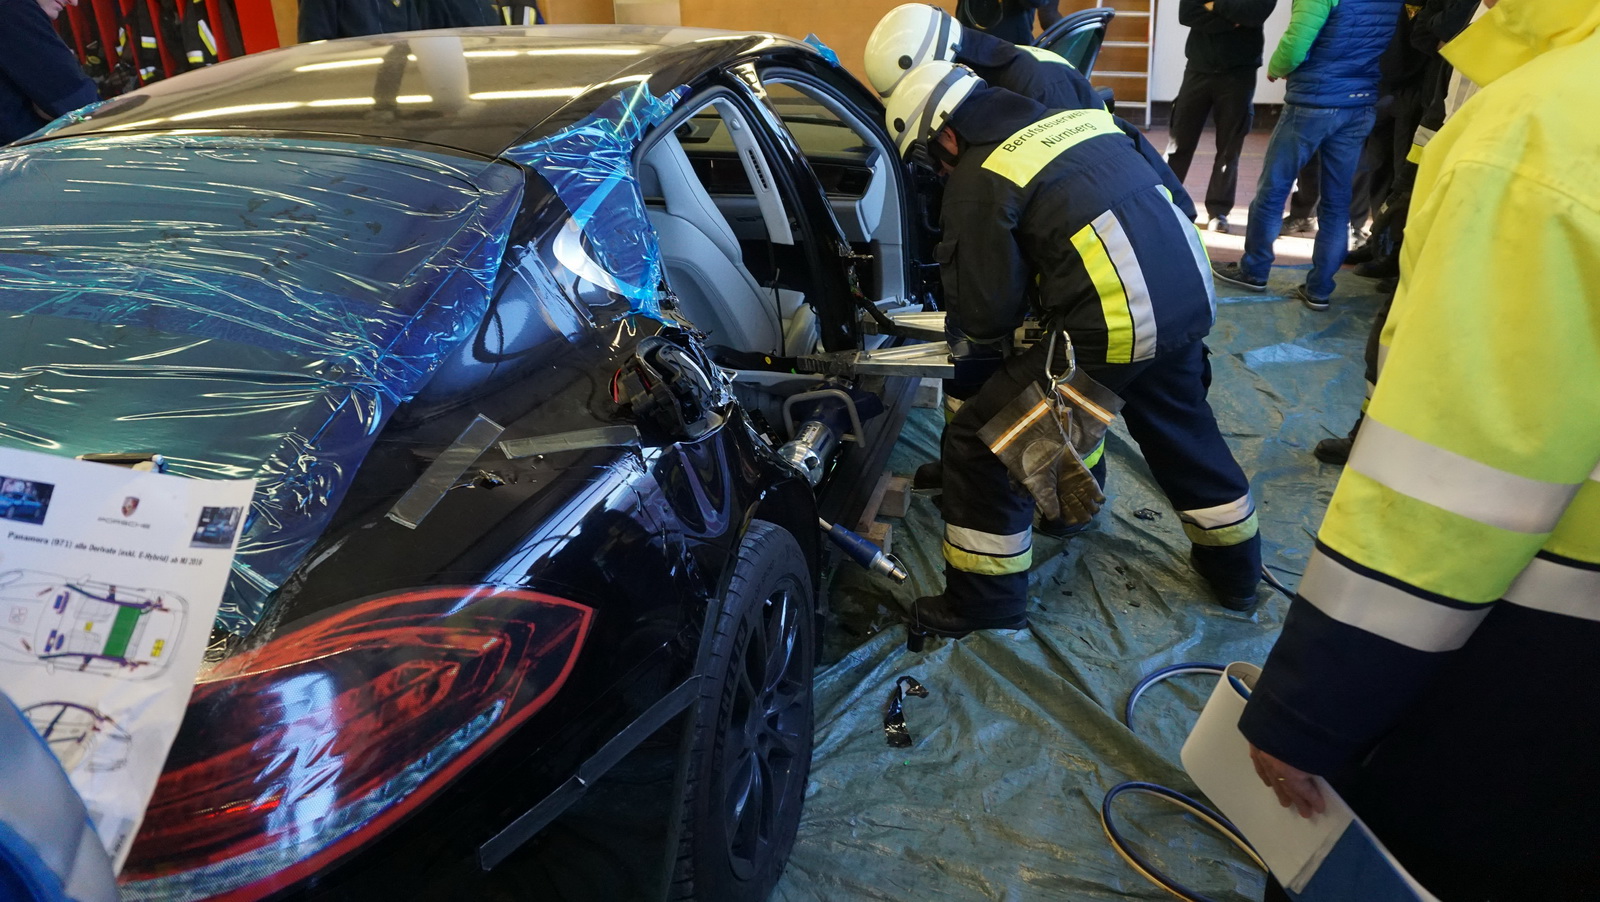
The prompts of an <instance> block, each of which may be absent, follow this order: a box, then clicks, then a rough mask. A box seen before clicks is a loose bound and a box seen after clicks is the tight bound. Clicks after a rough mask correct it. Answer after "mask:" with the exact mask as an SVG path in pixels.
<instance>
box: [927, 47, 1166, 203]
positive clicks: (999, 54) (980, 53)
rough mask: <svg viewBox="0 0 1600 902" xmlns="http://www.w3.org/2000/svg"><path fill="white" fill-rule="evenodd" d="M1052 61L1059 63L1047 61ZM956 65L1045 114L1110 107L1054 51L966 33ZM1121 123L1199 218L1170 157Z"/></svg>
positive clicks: (1156, 168) (1142, 135)
mask: <svg viewBox="0 0 1600 902" xmlns="http://www.w3.org/2000/svg"><path fill="white" fill-rule="evenodd" d="M1036 54H1042V56H1040V55H1036ZM1046 57H1050V58H1053V59H1054V60H1059V62H1054V61H1052V62H1045V58H1046ZM955 61H956V62H958V63H961V64H962V65H964V66H969V67H971V69H972V71H974V72H976V73H978V77H979V78H982V79H983V80H984V81H985V82H986V83H988V85H989V86H990V87H994V88H1004V89H1006V90H1007V91H1010V92H1011V93H1013V94H1020V95H1022V96H1023V97H1026V98H1028V99H1029V100H1033V101H1036V102H1038V103H1039V104H1040V105H1041V106H1043V107H1044V108H1045V109H1049V110H1093V109H1100V108H1102V107H1103V105H1104V104H1103V102H1102V101H1101V99H1100V94H1099V93H1098V92H1097V91H1095V89H1094V86H1093V85H1091V84H1089V79H1088V78H1086V77H1085V76H1084V74H1083V73H1082V72H1079V71H1078V70H1077V69H1075V68H1073V66H1072V64H1071V63H1068V62H1067V61H1066V60H1064V59H1061V57H1058V56H1056V55H1055V54H1053V53H1050V52H1049V51H1045V50H1024V49H1022V48H1020V47H1018V46H1017V45H1016V44H1013V43H1011V42H1010V41H1005V40H1001V39H1000V38H997V37H994V36H993V35H988V34H984V33H983V32H981V31H972V30H971V29H965V30H963V31H962V32H961V46H960V47H958V48H957V49H956V60H955ZM1116 122H1117V127H1118V128H1120V129H1122V131H1123V133H1124V134H1126V135H1127V136H1128V137H1129V138H1131V139H1132V140H1133V143H1134V146H1135V147H1137V148H1138V150H1139V154H1140V156H1143V157H1144V158H1145V162H1147V163H1149V164H1150V168H1151V169H1154V170H1155V171H1156V174H1157V175H1158V176H1160V178H1161V183H1162V184H1163V185H1166V186H1167V188H1168V189H1169V190H1170V191H1171V192H1172V200H1173V203H1175V204H1177V205H1178V207H1179V208H1180V209H1182V210H1183V211H1184V212H1185V213H1187V214H1188V216H1189V218H1190V219H1193V218H1194V217H1195V209H1194V201H1193V200H1192V199H1191V198H1190V197H1189V193H1188V192H1187V191H1185V190H1184V188H1183V182H1182V181H1180V180H1179V179H1178V177H1177V176H1176V175H1174V174H1173V172H1172V169H1171V167H1169V166H1167V161H1166V158H1165V157H1163V156H1162V155H1161V154H1160V153H1158V152H1157V151H1156V149H1155V147H1153V146H1151V144H1150V142H1149V140H1147V139H1146V138H1145V136H1144V133H1143V132H1141V131H1139V129H1137V128H1135V127H1134V126H1133V125H1132V124H1131V123H1129V122H1128V121H1126V120H1124V119H1122V118H1121V117H1117V119H1116Z"/></svg>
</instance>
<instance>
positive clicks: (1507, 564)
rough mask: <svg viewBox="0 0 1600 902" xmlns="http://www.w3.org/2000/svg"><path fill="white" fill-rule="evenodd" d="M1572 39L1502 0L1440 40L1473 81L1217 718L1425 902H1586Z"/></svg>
mask: <svg viewBox="0 0 1600 902" xmlns="http://www.w3.org/2000/svg"><path fill="white" fill-rule="evenodd" d="M1597 32H1600V4H1597V3H1594V2H1592V0H1502V2H1500V3H1499V4H1498V5H1496V6H1495V7H1494V8H1493V9H1491V10H1490V11H1489V13H1488V14H1487V15H1485V16H1484V17H1482V18H1481V19H1480V20H1479V21H1478V22H1477V23H1475V24H1474V25H1472V26H1471V27H1470V28H1468V29H1467V30H1466V31H1465V32H1463V33H1462V35H1461V36H1460V37H1458V38H1457V39H1456V40H1454V41H1452V42H1451V43H1450V44H1449V45H1447V46H1446V47H1445V49H1444V54H1445V56H1446V57H1447V58H1448V59H1449V60H1450V62H1451V63H1453V64H1454V65H1455V66H1456V67H1457V68H1458V69H1460V70H1461V72H1462V73H1463V74H1464V75H1465V76H1467V77H1468V78H1471V79H1472V80H1473V81H1474V82H1476V83H1478V84H1480V85H1482V86H1483V88H1482V90H1481V91H1480V92H1479V94H1478V95H1477V96H1476V97H1474V98H1472V99H1471V100H1470V101H1468V102H1467V104H1466V105H1465V106H1464V107H1462V109H1461V111H1460V113H1459V114H1458V115H1457V116H1456V117H1455V118H1454V119H1452V120H1451V121H1450V123H1448V124H1447V125H1446V126H1445V127H1444V129H1442V130H1441V131H1440V132H1439V134H1438V136H1437V137H1435V138H1434V139H1433V141H1432V142H1431V143H1430V144H1429V145H1428V147H1427V150H1426V152H1425V153H1424V154H1423V158H1422V164H1421V169H1420V171H1419V173H1418V180H1417V188H1416V193H1415V199H1414V201H1413V204H1412V208H1411V214H1410V225H1409V227H1408V230H1407V236H1406V243H1405V245H1404V249H1403V252H1402V253H1403V258H1402V264H1401V273H1402V276H1401V282H1400V287H1399V293H1398V295H1397V296H1396V298H1395V303H1394V309H1393V312H1392V313H1391V315H1390V318H1389V322H1388V325H1387V327H1386V329H1385V331H1384V336H1383V349H1384V350H1383V354H1382V364H1381V366H1382V375H1381V378H1380V379H1379V381H1378V387H1377V391H1376V393H1375V394H1374V396H1373V399H1372V404H1371V406H1370V407H1369V410H1368V420H1367V423H1366V424H1365V425H1364V426H1362V428H1361V432H1360V434H1359V436H1358V438H1357V440H1356V444H1355V448H1354V451H1353V452H1352V455H1351V458H1350V462H1349V464H1348V466H1347V468H1346V470H1345V472H1344V476H1343V478H1342V479H1341V480H1340V482H1339V486H1338V489H1337V491H1336V492H1335V493H1334V496H1333V500H1332V503H1331V504H1330V506H1329V508H1328V514H1327V518H1326V519H1325V520H1324V521H1323V525H1322V530H1321V533H1320V536H1319V538H1318V541H1317V547H1316V551H1315V553H1314V554H1313V555H1312V558H1311V560H1310V563H1309V564H1308V566H1307V569H1306V574H1305V576H1304V578H1303V579H1302V580H1301V582H1300V585H1299V589H1298V596H1297V598H1296V599H1295V601H1294V604H1293V605H1292V607H1291V608H1290V612H1289V617H1288V619H1287V621H1286V622H1285V624H1284V630H1283V635H1282V637H1281V638H1280V639H1279V640H1278V643H1277V646H1276V647H1275V648H1274V649H1273V651H1272V655H1271V657H1269V658H1268V660H1267V665H1266V669H1265V672H1264V674H1263V676H1262V678H1261V681H1260V683H1259V685H1258V686H1257V687H1256V691H1255V692H1254V694H1253V695H1252V697H1251V699H1250V703H1249V705H1248V707H1247V708H1246V710H1245V714H1244V717H1243V719H1242V720H1241V722H1240V728H1241V729H1242V730H1243V731H1244V733H1245V735H1246V737H1247V738H1248V739H1249V740H1250V741H1251V743H1252V744H1253V748H1252V757H1253V758H1254V759H1255V763H1256V768H1257V771H1258V772H1259V773H1260V774H1261V776H1262V779H1263V780H1264V781H1265V782H1266V783H1267V785H1268V786H1271V787H1273V788H1274V789H1275V790H1276V791H1277V792H1278V794H1279V799H1280V801H1282V802H1283V803H1284V804H1285V805H1294V806H1296V807H1297V808H1299V810H1300V811H1301V812H1302V813H1307V814H1308V813H1310V812H1312V811H1315V810H1317V809H1318V808H1320V807H1321V806H1322V804H1323V802H1324V800H1323V799H1322V797H1321V794H1320V792H1319V791H1318V789H1317V786H1316V784H1315V783H1314V782H1313V781H1312V779H1311V775H1312V774H1318V775H1322V776H1324V777H1326V778H1328V780H1329V781H1330V782H1331V783H1332V784H1333V786H1334V787H1335V789H1337V790H1338V791H1339V792H1340V794H1341V795H1342V796H1344V798H1345V799H1346V800H1348V801H1349V802H1350V803H1351V805H1352V806H1353V807H1354V808H1355V810H1356V812H1357V813H1358V814H1359V815H1360V816H1361V817H1362V818H1363V819H1364V820H1366V821H1367V823H1368V824H1369V825H1370V826H1371V827H1372V828H1373V829H1374V831H1375V832H1376V833H1377V835H1378V836H1379V838H1381V839H1382V840H1383V841H1384V842H1385V843H1386V844H1387V845H1388V846H1389V848H1390V849H1391V850H1392V851H1393V852H1394V853H1395V854H1396V856H1397V857H1398V858H1399V859H1400V861H1401V862H1402V863H1403V864H1404V865H1405V866H1406V867H1407V868H1408V869H1410V870H1411V872H1412V873H1413V875H1414V876H1416V877H1417V878H1418V879H1419V880H1420V881H1421V882H1422V883H1423V884H1424V885H1425V886H1427V887H1428V888H1429V889H1430V890H1431V891H1433V892H1434V893H1435V894H1436V895H1438V896H1439V897H1440V898H1441V899H1444V900H1446V902H1449V900H1456V899H1471V900H1475V902H1476V900H1484V899H1489V900H1495V902H1503V900H1522V899H1527V900H1542V902H1549V900H1558V899H1560V900H1566V899H1587V898H1595V897H1596V893H1597V892H1600V889H1597V888H1600V853H1596V851H1595V848H1594V843H1595V837H1596V836H1600V805H1597V804H1596V799H1600V758H1597V755H1596V751H1595V741H1596V737H1597V736H1600V692H1596V691H1595V681H1594V679H1593V668H1594V666H1595V665H1594V662H1595V661H1596V660H1597V658H1600V116H1596V115H1595V111H1597V110H1600V33H1597ZM1273 892H1276V889H1275V888H1269V895H1268V898H1274V896H1273V895H1272V893H1273ZM1279 897H1280V898H1281V896H1279Z"/></svg>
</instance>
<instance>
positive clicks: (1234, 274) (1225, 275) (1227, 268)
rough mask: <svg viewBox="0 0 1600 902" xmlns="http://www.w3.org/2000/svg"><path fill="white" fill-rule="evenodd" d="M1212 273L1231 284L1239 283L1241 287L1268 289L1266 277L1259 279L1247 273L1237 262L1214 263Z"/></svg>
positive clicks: (1252, 289) (1253, 289)
mask: <svg viewBox="0 0 1600 902" xmlns="http://www.w3.org/2000/svg"><path fill="white" fill-rule="evenodd" d="M1211 273H1212V275H1214V276H1216V277H1217V278H1219V279H1221V280H1222V281H1224V282H1227V283H1228V284H1230V285H1237V286H1239V287H1240V288H1248V289H1250V290H1251V291H1266V290H1267V280H1266V279H1257V278H1253V277H1251V276H1247V275H1245V273H1244V269H1243V268H1242V267H1240V266H1239V264H1237V263H1224V264H1222V265H1221V266H1218V265H1217V264H1215V263H1213V264H1211Z"/></svg>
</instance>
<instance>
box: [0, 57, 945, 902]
mask: <svg viewBox="0 0 1600 902" xmlns="http://www.w3.org/2000/svg"><path fill="white" fill-rule="evenodd" d="M880 118H881V106H880V105H879V103H878V101H877V99H876V97H875V96H874V95H872V94H871V93H870V92H869V91H868V90H867V89H865V88H864V87H862V86H861V85H860V84H859V83H858V82H856V81H855V80H854V79H853V78H852V77H851V76H850V75H848V74H847V73H846V72H845V71H844V70H843V69H841V68H840V67H839V66H838V65H837V63H836V62H835V61H833V60H832V59H831V54H830V53H829V52H828V51H826V50H825V49H822V48H819V47H818V46H815V45H811V44H807V43H802V42H797V41H793V40H791V39H788V38H782V37H777V36H773V35H766V34H732V33H721V32H711V31H702V30H695V29H657V28H642V27H605V28H602V27H568V28H559V27H558V28H510V29H500V28H494V29H471V30H464V31H459V32H429V33H416V34H408V35H387V36H381V37H377V38H371V39H352V40H345V41H333V42H323V43H317V44H310V45H303V46H299V47H294V48H290V49H286V50H282V51H275V52H271V53H266V54H261V55H258V56H252V57H246V58H243V59H240V60H237V61H233V62H230V63H226V64H223V65H219V66H217V67H214V68H213V69H209V70H204V71H201V72H196V73H193V74H191V75H187V76H184V77H181V78H176V79H173V80H171V81H165V82H160V83H158V84H156V85H154V86H152V87H150V88H148V89H146V90H143V91H140V92H136V93H135V94H132V95H128V96H126V97H124V98H119V99H118V100H115V101H112V102H110V103H108V104H105V105H102V106H100V107H99V108H97V109H93V110H92V111H90V112H88V113H87V114H86V115H79V116H75V117H73V121H70V122H67V123H63V124H60V125H57V126H56V127H54V128H52V129H50V130H48V131H47V132H46V133H43V134H41V135H39V136H35V137H34V138H33V139H31V140H29V141H27V142H24V143H22V144H21V145H19V146H15V147H12V148H8V149H6V150H3V151H0V196H4V197H5V198H6V203H5V204H4V205H3V206H0V360H4V361H5V362H6V366H4V367H0V443H4V444H6V445H10V446H14V447H22V448H32V449H35V450H39V449H48V450H49V451H50V452H51V453H56V454H66V455H79V456H83V455H93V454H106V453H116V454H118V455H121V456H122V457H123V458H128V457H135V458H136V457H139V456H140V455H148V456H149V457H152V458H153V457H154V456H155V455H160V457H161V459H162V460H164V461H165V463H166V467H167V470H168V472H173V473H177V474H180V475H190V476H197V477H209V478H219V477H244V476H251V477H255V478H256V479H258V490H257V494H256V497H255V500H254V503H253V505H252V508H251V511H250V515H249V517H248V519H247V521H246V523H245V526H244V534H243V538H242V539H241V543H240V550H239V556H238V559H237V561H236V564H235V568H234V575H233V578H232V580H231V581H230V584H229V588H228V593H227V596H226V598H225V599H224V603H223V610H222V612H221V615H220V616H219V618H218V621H217V624H216V626H215V628H214V630H213V633H212V642H211V647H210V650H209V652H208V655H207V663H206V665H205V668H204V669H203V670H202V672H201V675H200V679H199V681H198V683H197V685H196V689H195V693H194V696H193V699H192V701H191V702H190V706H189V711H188V714H187V716H186V718H185V721H184V724H183V727H182V731H181V733H180V735H179V737H178V739H177V741H176V743H175V745H174V747H173V750H172V752H171V754H170V756H169V758H168V760H167V764H166V769H165V772H164V774H163V776H162V778H161V782H160V784H159V786H158V788H157V790H156V793H155V796H154V798H153V800H152V802H151V805H150V808H149V811H148V814H147V817H146V819H145V821H144V823H143V826H142V828H141V830H140V831H139V833H138V835H137V836H136V837H135V838H134V839H133V840H132V849H131V852H130V854H129V857H128V859H127V863H126V865H125V868H124V870H123V872H122V875H121V890H122V893H123V896H124V898H126V899H130V900H138V899H150V900H167V899H198V898H226V899H239V900H253V899H262V898H276V897H293V898H309V899H435V898H437V899H500V898H504V899H545V898H550V899H564V898H573V899H589V898H597V899H646V898H674V899H678V898H683V899H689V898H693V899H706V900H736V899H762V898H765V897H766V896H767V895H768V894H769V893H770V891H771V889H772V887H773V886H774V884H775V883H776V881H777V879H778V876H779V874H780V873H781V871H782V868H783V864H784V862H785V860H786V858H787V855H788V852H789V849H790V847H791V846H792V844H793V842H794V837H795V832H796V828H797V824H798V821H799V813H800V807H801V804H802V801H803V796H804V792H805V787H806V780H807V773H808V769H809V764H810V755H811V733H812V722H811V721H812V713H811V711H812V703H811V683H810V674H811V669H812V666H813V664H814V662H815V659H816V654H817V652H816V649H817V630H818V623H819V620H820V618H821V616H822V612H821V610H820V606H819V599H818V595H817V593H818V587H819V584H820V576H821V572H822V567H823V563H824V558H825V551H824V549H823V548H822V547H821V541H822V539H821V533H820V532H819V530H818V526H817V524H818V519H819V516H820V517H822V518H824V519H827V520H835V521H841V522H854V520H855V518H856V516H857V515H858V514H859V512H860V510H861V509H862V507H863V506H864V504H865V502H866V498H867V495H868V494H869V493H870V491H871V489H872V487H873V483H874V482H875V481H876V477H877V475H878V474H879V473H881V472H882V469H883V466H884V461H885V459H886V455H887V453H888V450H889V446H890V445H891V444H892V442H893V439H894V437H895V435H896V433H897V432H898V429H899V424H900V423H901V422H902V421H903V418H904V416H905V413H906V408H907V407H908V406H909V403H910V400H911V396H912V393H913V390H914V388H915V386H916V382H917V377H918V375H921V374H926V373H936V372H938V368H937V366H934V367H932V368H929V369H927V370H926V371H925V372H924V371H919V370H917V368H916V367H915V366H907V365H906V360H907V358H905V357H904V356H903V355H900V354H898V353H897V352H899V351H903V350H906V349H907V348H908V347H911V346H906V345H904V342H905V341H906V336H914V335H918V334H919V333H918V331H917V329H916V328H914V327H912V326H907V327H906V328H904V329H898V328H896V326H895V323H896V322H904V323H911V322H913V320H914V319H915V317H914V316H912V317H904V316H903V315H904V314H906V313H909V312H914V311H921V310H923V309H924V308H925V307H926V308H929V309H932V307H933V306H934V303H932V302H934V301H935V298H934V297H933V295H934V288H933V283H936V281H937V277H936V273H934V272H933V271H932V269H931V267H928V266H925V265H924V261H928V260H931V253H929V252H930V251H931V233H930V230H929V229H928V224H929V222H928V214H927V210H926V209H925V207H924V206H923V205H922V203H921V202H920V201H919V193H918V190H917V188H916V187H915V186H913V185H912V184H911V179H912V178H913V175H912V173H911V172H909V171H907V170H906V169H904V168H902V167H901V166H900V165H898V163H897V159H896V157H895V155H894V154H893V152H892V149H891V144H890V142H889V140H888V138H887V136H886V135H885V134H884V133H883V131H882V128H881V126H880ZM896 315H902V319H900V320H896V319H895V316H896ZM922 331H923V332H924V333H925V332H926V331H927V330H926V329H925V328H924V329H923V330H922ZM896 333H898V334H899V336H900V337H896ZM924 337H926V336H924ZM761 361H765V362H766V363H767V364H769V365H765V366H763V365H762V364H761ZM774 361H776V362H774ZM66 397H70V398H71V401H70V403H66V404H62V403H57V402H59V400H60V399H62V398H66ZM847 438H848V439H849V440H848V441H846V439H847Z"/></svg>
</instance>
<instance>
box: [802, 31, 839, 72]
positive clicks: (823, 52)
mask: <svg viewBox="0 0 1600 902" xmlns="http://www.w3.org/2000/svg"><path fill="white" fill-rule="evenodd" d="M805 43H807V44H809V45H811V49H813V50H815V51H817V55H818V56H821V57H822V58H823V59H825V60H827V61H828V62H829V63H831V64H833V65H835V66H837V65H839V54H837V53H835V52H834V50H833V48H832V47H829V46H828V45H827V44H824V43H822V39H821V38H819V37H817V36H816V35H814V34H808V35H806V40H805Z"/></svg>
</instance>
